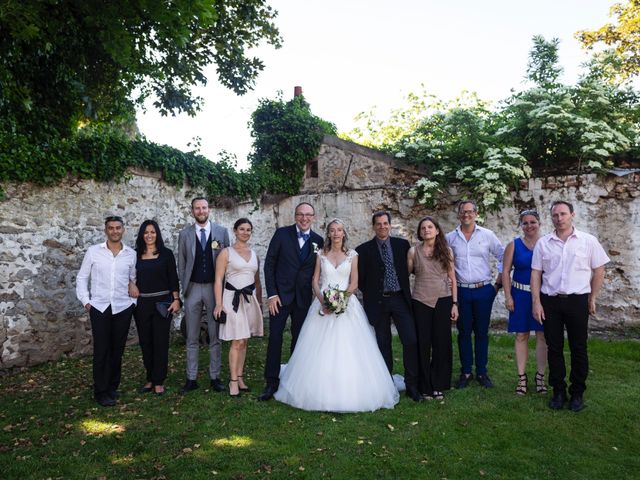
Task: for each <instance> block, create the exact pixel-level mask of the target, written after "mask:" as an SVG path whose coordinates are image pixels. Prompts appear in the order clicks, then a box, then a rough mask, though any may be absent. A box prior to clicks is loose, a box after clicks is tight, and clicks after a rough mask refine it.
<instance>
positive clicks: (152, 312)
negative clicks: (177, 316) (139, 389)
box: [133, 298, 171, 385]
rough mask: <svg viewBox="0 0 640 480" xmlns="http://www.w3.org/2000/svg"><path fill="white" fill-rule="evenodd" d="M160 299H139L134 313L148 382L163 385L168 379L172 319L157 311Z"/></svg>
mask: <svg viewBox="0 0 640 480" xmlns="http://www.w3.org/2000/svg"><path fill="white" fill-rule="evenodd" d="M159 300H160V299H159V298H139V299H138V305H137V306H136V309H135V310H134V312H133V316H134V318H135V321H136V328H137V329H138V341H139V343H140V349H141V350H142V362H143V364H144V368H145V370H146V371H147V382H151V383H153V384H154V385H162V384H163V383H164V380H165V378H167V365H168V363H169V329H170V327H171V318H164V317H163V316H162V315H160V313H158V310H156V302H157V301H159Z"/></svg>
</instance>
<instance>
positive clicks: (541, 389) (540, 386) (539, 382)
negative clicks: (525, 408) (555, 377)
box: [536, 372, 547, 393]
mask: <svg viewBox="0 0 640 480" xmlns="http://www.w3.org/2000/svg"><path fill="white" fill-rule="evenodd" d="M536 392H538V393H547V385H546V384H545V383H544V373H542V372H536Z"/></svg>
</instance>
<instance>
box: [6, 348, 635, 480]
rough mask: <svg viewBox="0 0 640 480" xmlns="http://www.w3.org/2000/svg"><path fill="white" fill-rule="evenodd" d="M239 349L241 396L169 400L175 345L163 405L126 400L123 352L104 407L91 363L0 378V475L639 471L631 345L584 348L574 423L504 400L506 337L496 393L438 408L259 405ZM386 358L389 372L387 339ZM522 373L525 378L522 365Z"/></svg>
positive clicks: (567, 474) (254, 366)
mask: <svg viewBox="0 0 640 480" xmlns="http://www.w3.org/2000/svg"><path fill="white" fill-rule="evenodd" d="M395 341H396V342H397V339H396V340H395ZM249 349H250V350H249V358H248V371H247V374H246V377H247V381H248V383H249V385H250V386H251V387H253V393H251V394H247V395H244V396H243V397H242V398H240V399H232V398H230V397H228V396H227V395H226V394H219V393H214V392H213V391H210V390H209V389H208V388H205V387H208V381H207V379H206V375H203V374H201V376H200V389H199V390H196V391H194V392H191V393H189V394H188V395H186V396H184V397H181V396H179V395H178V394H177V390H178V388H179V385H180V384H181V383H182V382H183V379H184V373H183V370H184V347H183V346H182V345H180V344H179V342H175V343H174V344H173V345H172V348H171V356H170V374H169V378H168V381H167V386H168V393H167V395H165V396H164V397H156V396H153V395H151V394H138V393H136V392H137V389H138V387H139V386H140V385H141V384H142V383H143V380H144V379H143V376H142V364H141V356H140V352H139V349H138V348H137V347H130V348H128V349H127V351H126V354H125V360H124V366H123V376H124V379H123V383H122V385H121V393H122V397H121V399H120V401H119V403H118V406H117V407H115V408H101V407H98V406H97V405H96V404H95V403H94V402H93V401H92V399H91V388H90V386H91V359H90V358H81V359H72V360H70V359H67V360H64V361H59V362H57V363H51V364H47V365H43V366H40V367H35V368H31V369H28V370H22V371H20V372H17V373H15V374H12V375H6V376H4V377H0V402H1V405H2V408H1V409H0V478H6V479H27V478H29V479H30V478H35V479H40V478H41V479H47V478H51V479H55V478H64V479H69V478H82V479H89V478H93V479H112V478H119V479H128V478H140V479H142V478H144V479H156V480H159V479H182V478H189V479H199V478H235V479H249V478H251V479H253V478H309V479H315V478H362V479H365V478H366V479H369V478H420V479H422V478H447V479H467V478H505V479H514V478H521V479H540V478H563V479H584V478H589V479H597V478H615V479H624V478H638V475H639V474H638V472H640V456H639V455H638V452H640V426H639V425H640V414H639V413H638V410H639V407H638V401H639V399H640V386H639V385H640V373H639V366H640V345H639V344H638V342H637V341H633V340H624V341H620V340H602V339H595V338H594V339H591V340H590V342H589V349H590V361H591V365H590V374H589V379H588V381H587V383H588V387H589V389H588V390H587V392H586V395H585V398H586V402H587V405H588V408H586V409H585V410H584V411H582V412H580V413H578V414H574V413H572V412H570V411H568V410H564V411H559V412H554V411H551V410H549V409H548V408H547V407H546V401H547V400H548V398H547V397H545V396H539V395H536V394H531V393H530V394H528V395H527V396H525V397H517V396H516V395H515V394H514V393H513V389H514V387H515V382H516V375H515V371H514V369H515V367H514V361H513V354H512V351H513V337H512V336H510V335H493V337H492V340H491V344H490V365H489V367H490V373H491V375H492V378H493V380H494V383H495V384H496V388H494V389H492V390H484V389H481V388H480V387H479V386H478V385H477V383H475V382H474V383H473V386H471V387H470V388H467V389H465V390H461V391H450V392H447V394H446V397H445V400H444V401H442V402H433V401H432V402H424V403H421V404H416V403H414V402H412V401H410V400H408V399H406V398H405V397H402V399H401V401H400V403H399V404H398V405H397V406H396V408H395V409H394V410H381V411H377V412H374V413H361V414H332V413H314V412H304V411H300V410H296V409H293V408H291V407H289V406H286V405H283V404H280V403H278V402H275V401H271V402H267V403H261V402H257V401H256V400H255V397H256V395H257V394H258V393H259V392H260V390H261V389H262V386H263V385H262V383H263V382H262V378H261V377H262V365H263V361H264V356H265V349H266V339H254V340H252V341H250V346H249ZM394 353H395V355H396V365H397V366H398V367H400V363H401V360H400V358H401V357H400V353H401V350H400V346H399V344H398V343H396V344H395V350H394ZM532 353H533V352H532ZM225 354H226V351H225ZM206 355H207V352H206V350H204V349H203V350H202V352H201V359H200V366H201V371H202V367H203V366H204V365H207V363H208V362H207V358H206ZM223 355H224V354H223ZM223 358H225V357H224V356H223ZM532 360H533V359H532ZM223 363H226V361H225V362H223ZM454 369H457V366H456V365H454ZM529 370H530V374H529V376H530V377H532V376H533V373H534V367H533V361H532V362H531V367H530V369H529ZM400 371H401V370H400Z"/></svg>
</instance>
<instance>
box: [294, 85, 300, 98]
mask: <svg viewBox="0 0 640 480" xmlns="http://www.w3.org/2000/svg"><path fill="white" fill-rule="evenodd" d="M300 95H302V87H293V96H294V97H298V96H300Z"/></svg>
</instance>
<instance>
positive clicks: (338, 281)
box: [319, 250, 358, 291]
mask: <svg viewBox="0 0 640 480" xmlns="http://www.w3.org/2000/svg"><path fill="white" fill-rule="evenodd" d="M319 255H320V291H325V290H326V289H327V288H329V286H332V287H335V286H336V285H337V286H338V288H339V289H340V290H346V289H347V287H348V286H349V276H350V274H351V262H352V260H353V258H354V257H355V256H356V255H358V254H357V253H356V251H355V250H349V251H348V252H347V258H345V259H344V260H343V261H342V263H341V264H340V265H338V266H337V267H335V266H334V265H333V264H332V263H331V261H330V260H329V259H328V258H327V257H325V256H324V254H323V253H320V254H319Z"/></svg>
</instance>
